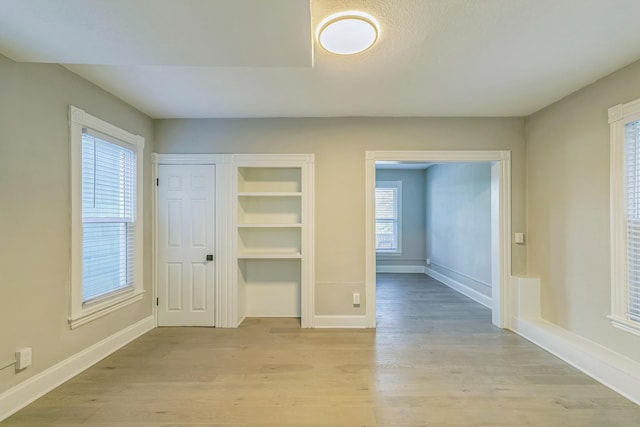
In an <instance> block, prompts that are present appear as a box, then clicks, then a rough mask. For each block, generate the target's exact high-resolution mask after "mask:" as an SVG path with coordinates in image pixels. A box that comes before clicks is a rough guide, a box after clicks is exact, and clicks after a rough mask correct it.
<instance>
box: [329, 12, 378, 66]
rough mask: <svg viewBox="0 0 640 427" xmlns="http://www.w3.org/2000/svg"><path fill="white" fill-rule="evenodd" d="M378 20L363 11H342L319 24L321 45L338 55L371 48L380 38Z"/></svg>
mask: <svg viewBox="0 0 640 427" xmlns="http://www.w3.org/2000/svg"><path fill="white" fill-rule="evenodd" d="M378 32H379V26H378V22H377V21H376V20H375V19H374V18H373V17H372V16H370V15H367V14H366V13H362V12H341V13H336V14H335V15H331V16H329V17H327V18H325V19H324V20H323V21H322V22H321V23H320V25H318V34H317V37H318V42H319V43H320V46H322V47H323V48H325V49H326V50H328V51H329V52H331V53H335V54H338V55H352V54H354V53H359V52H362V51H363V50H367V49H368V48H370V47H371V46H372V45H373V44H374V43H375V42H376V40H377V39H378Z"/></svg>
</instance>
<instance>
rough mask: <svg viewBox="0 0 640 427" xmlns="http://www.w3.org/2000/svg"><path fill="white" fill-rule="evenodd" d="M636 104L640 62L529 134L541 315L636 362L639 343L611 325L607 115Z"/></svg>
mask: <svg viewBox="0 0 640 427" xmlns="http://www.w3.org/2000/svg"><path fill="white" fill-rule="evenodd" d="M638 98H640V62H636V63H634V64H632V65H630V66H628V67H625V68H623V69H622V70H620V71H617V72H615V73H613V74H611V75H609V76H608V77H605V78H603V79H602V80H599V81H597V82H595V83H593V84H592V85H590V86H587V87H585V88H584V89H581V90H579V91H577V92H575V93H574V94H572V95H570V96H568V97H566V98H564V99H562V100H561V101H559V102H557V103H555V104H553V105H551V106H549V107H547V108H545V109H543V110H541V111H540V112H538V113H536V114H534V115H532V116H531V117H529V118H528V119H527V120H526V130H525V135H526V138H527V172H528V174H527V218H528V224H527V241H526V246H527V248H528V272H529V275H530V276H532V277H540V279H541V284H542V300H541V304H542V315H543V317H544V318H545V319H546V320H549V321H550V322H553V323H555V324H557V325H559V326H561V327H563V328H566V329H568V330H570V331H572V332H575V333H577V334H579V335H582V336H584V337H586V338H588V339H590V340H592V341H595V342H597V343H599V344H601V345H604V346H606V347H609V348H611V349H613V350H615V351H617V352H619V353H622V354H624V355H627V356H629V357H631V358H633V359H634V360H636V361H640V337H638V336H635V335H632V334H630V333H626V332H622V331H620V330H618V329H615V328H614V327H613V326H611V323H610V322H609V320H608V319H607V315H608V314H610V311H611V308H610V305H611V276H610V274H611V262H610V243H609V239H610V233H609V196H610V192H609V124H608V116H607V110H608V109H609V108H610V107H613V106H614V105H617V104H621V103H626V102H629V101H633V100H635V99H638ZM514 191H515V190H514ZM514 230H517V227H515V226H514Z"/></svg>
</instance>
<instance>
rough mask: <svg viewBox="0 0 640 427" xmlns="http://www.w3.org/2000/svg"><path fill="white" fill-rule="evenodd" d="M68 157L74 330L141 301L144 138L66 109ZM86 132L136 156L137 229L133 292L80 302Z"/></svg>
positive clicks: (72, 323)
mask: <svg viewBox="0 0 640 427" xmlns="http://www.w3.org/2000/svg"><path fill="white" fill-rule="evenodd" d="M69 128H70V129H69V130H70V139H71V145H70V157H71V167H70V170H71V305H70V315H69V319H68V320H69V326H70V327H71V329H74V328H76V327H78V326H81V325H84V324H86V323H89V322H91V321H93V320H95V319H98V318H100V317H102V316H105V315H107V314H109V313H112V312H114V311H116V310H118V309H120V308H122V307H125V306H127V305H129V304H133V303H135V302H137V301H140V300H141V299H142V297H143V295H144V289H143V283H144V280H143V253H142V251H143V244H142V239H143V228H144V226H143V210H142V203H143V163H144V160H143V150H144V142H145V140H144V138H143V137H141V136H139V135H134V134H132V133H129V132H127V131H125V130H123V129H120V128H119V127H117V126H114V125H112V124H110V123H107V122H105V121H103V120H100V119H98V118H97V117H94V116H92V115H90V114H88V113H86V112H85V111H83V110H81V109H79V108H77V107H74V106H72V105H71V106H69ZM83 128H89V129H93V130H95V131H98V132H100V133H103V134H105V135H106V136H109V137H113V138H116V139H117V140H120V141H123V142H125V143H127V144H129V145H130V146H131V147H130V148H131V149H132V150H134V151H135V152H136V222H135V224H136V226H135V243H134V244H135V251H136V253H135V266H134V277H135V281H134V286H133V288H130V289H126V290H121V291H117V292H114V293H112V294H110V295H105V296H104V297H102V298H97V299H96V300H93V301H90V302H88V303H85V304H83V302H82V129H83Z"/></svg>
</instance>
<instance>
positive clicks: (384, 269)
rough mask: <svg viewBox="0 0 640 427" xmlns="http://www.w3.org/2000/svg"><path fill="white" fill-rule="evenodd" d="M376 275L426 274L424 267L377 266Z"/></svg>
mask: <svg viewBox="0 0 640 427" xmlns="http://www.w3.org/2000/svg"><path fill="white" fill-rule="evenodd" d="M376 273H424V267H423V266H422V265H379V264H378V265H376Z"/></svg>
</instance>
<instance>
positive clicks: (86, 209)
mask: <svg viewBox="0 0 640 427" xmlns="http://www.w3.org/2000/svg"><path fill="white" fill-rule="evenodd" d="M70 120H71V199H72V207H71V210H72V233H71V234H72V236H71V239H72V240H71V246H72V248H71V250H72V259H71V264H72V266H71V270H72V274H71V282H72V284H71V285H72V289H71V316H70V325H71V327H72V328H75V327H76V326H80V325H82V324H84V323H87V322H89V321H91V320H94V319H96V318H98V317H100V316H103V315H105V314H107V313H110V312H112V311H114V310H116V309H118V308H121V307H123V306H125V305H128V304H131V303H133V302H135V301H139V300H140V299H141V298H142V293H143V291H142V265H141V263H142V186H141V183H142V149H143V146H144V139H143V138H142V137H140V136H136V135H132V134H130V133H128V132H126V131H123V130H122V129H119V128H117V127H115V126H113V125H110V124H109V123H106V122H104V121H102V120H100V119H97V118H95V117H93V116H90V115H89V114H87V113H85V112H84V111H82V110H80V109H77V108H75V107H71V108H70Z"/></svg>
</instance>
